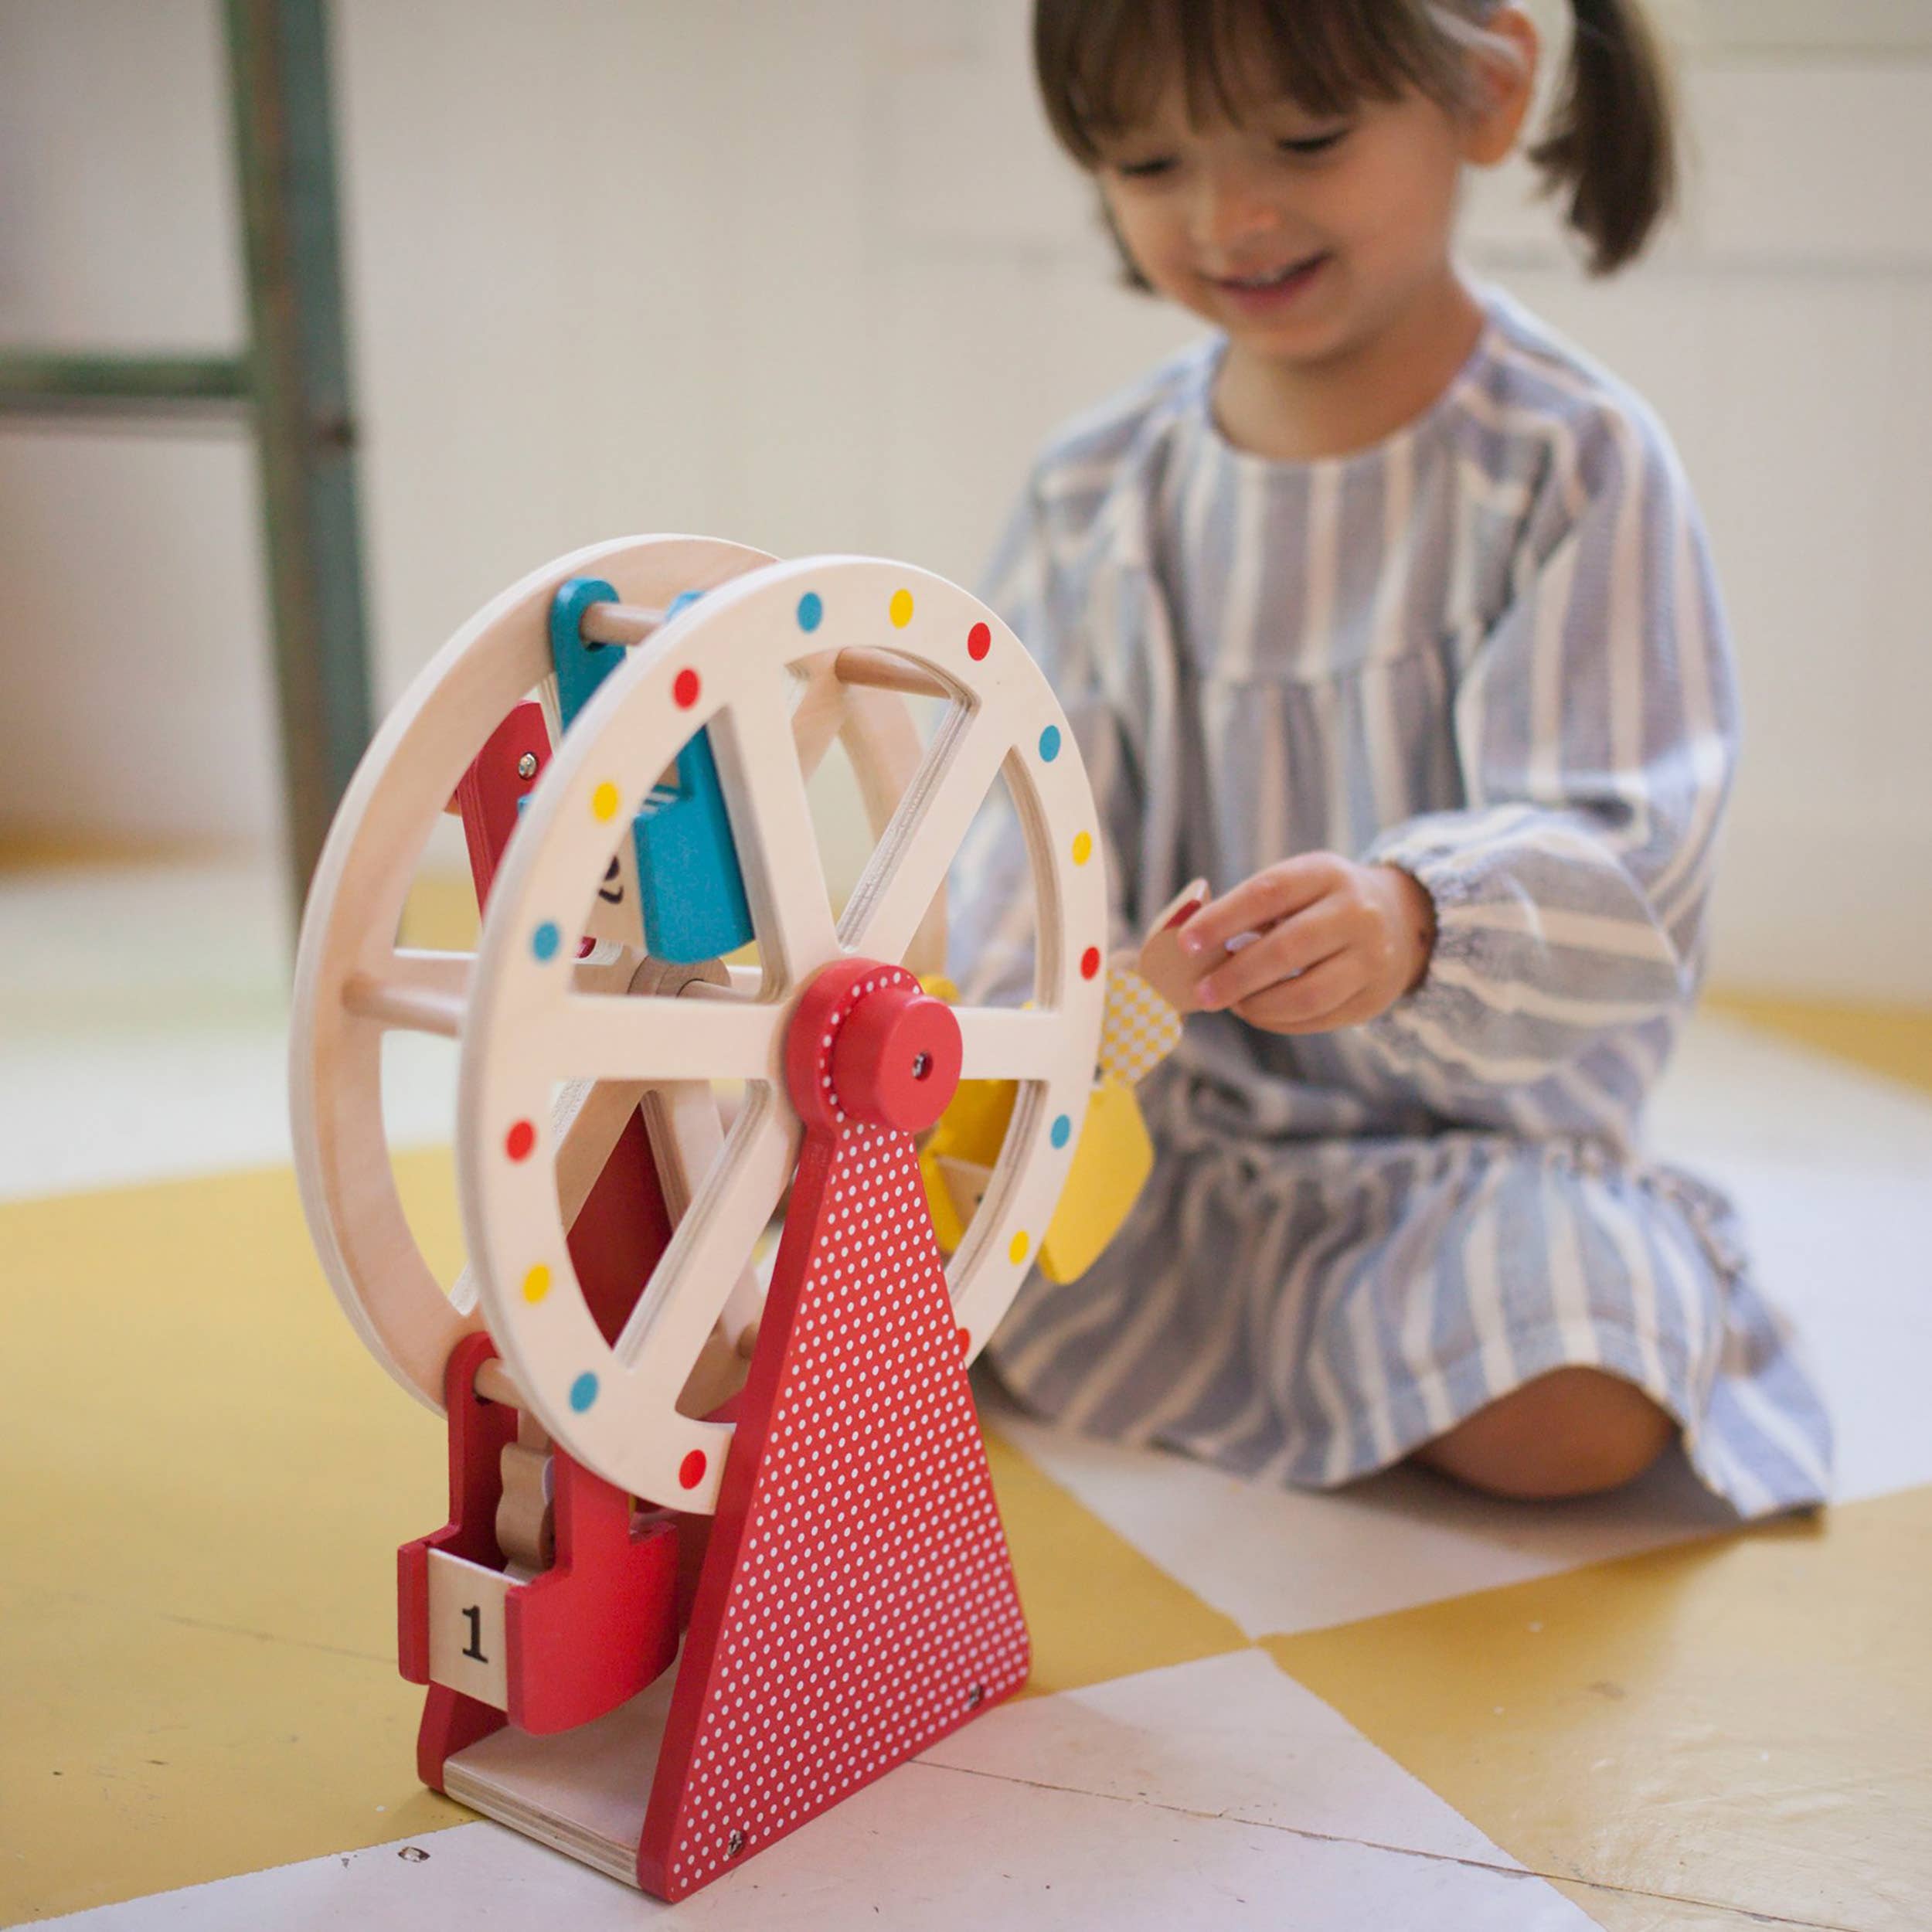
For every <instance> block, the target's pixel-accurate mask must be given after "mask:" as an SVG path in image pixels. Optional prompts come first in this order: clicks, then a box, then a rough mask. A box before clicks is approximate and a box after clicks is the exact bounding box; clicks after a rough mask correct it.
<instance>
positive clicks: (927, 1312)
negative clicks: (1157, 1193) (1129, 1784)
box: [645, 972, 1029, 1899]
mask: <svg viewBox="0 0 1932 1932" xmlns="http://www.w3.org/2000/svg"><path fill="white" fill-rule="evenodd" d="M882 977H883V978H884V979H885V980H886V982H887V983H891V982H893V981H897V980H899V979H900V978H903V977H904V975H900V974H897V973H896V972H889V973H888V974H887V975H883V976H882ZM878 984H879V981H872V982H871V983H870V985H869V986H868V987H867V988H862V989H855V990H859V991H861V992H863V991H869V990H871V988H872V986H876V985H878ZM849 1009H850V1002H841V1006H840V1010H839V1012H838V1014H837V1015H836V1016H835V1023H834V1025H833V1026H830V1027H828V1028H827V1029H826V1030H825V1036H824V1043H823V1044H824V1048H825V1049H829V1046H830V1045H831V1042H832V1038H833V1036H834V1034H835V1030H836V1023H837V1022H838V1021H842V1020H843V1019H844V1018H845V1015H846V1013H847V1012H849ZM829 1097H830V1096H829V1094H828V1098H829ZM832 1115H833V1117H834V1119H835V1121H836V1122H837V1124H836V1125H835V1127H834V1128H832V1129H830V1130H829V1131H826V1132H818V1133H815V1134H813V1137H812V1138H813V1141H814V1142H815V1145H812V1146H808V1150H807V1154H806V1158H805V1159H804V1161H803V1162H802V1163H801V1168H800V1173H799V1179H798V1186H797V1187H796V1188H795V1189H794V1194H793V1199H792V1203H791V1209H790V1212H789V1214H788V1216H787V1221H788V1223H791V1226H794V1227H796V1226H798V1217H800V1216H804V1227H805V1228H808V1229H809V1230H810V1238H809V1240H808V1242H807V1241H800V1242H798V1243H797V1244H796V1245H794V1243H792V1242H791V1241H790V1240H788V1241H787V1243H786V1249H785V1250H781V1254H780V1258H779V1266H778V1270H777V1274H776V1275H775V1276H774V1281H773V1283H772V1287H771V1292H770V1296H769V1298H767V1304H766V1315H765V1319H766V1321H767V1323H768V1324H769V1323H770V1322H772V1321H774V1318H776V1319H777V1320H778V1321H785V1320H786V1317H787V1310H788V1311H789V1325H788V1332H787V1334H786V1335H785V1337H784V1352H783V1355H782V1358H781V1366H780V1367H779V1369H778V1371H777V1380H776V1387H775V1389H774V1393H773V1396H772V1398H771V1406H770V1412H769V1420H768V1422H767V1426H766V1428H765V1430H764V1444H763V1453H762V1454H761V1455H760V1458H759V1460H758V1462H757V1465H756V1468H755V1470H754V1471H753V1476H752V1478H751V1482H750V1498H749V1502H748V1503H747V1506H746V1508H745V1509H744V1512H743V1517H742V1519H739V1518H738V1517H737V1512H736V1510H735V1509H732V1508H731V1507H730V1505H731V1503H732V1502H733V1498H731V1497H730V1495H729V1494H728V1493H727V1495H726V1497H725V1498H721V1502H720V1508H719V1515H718V1517H717V1519H716V1521H715V1522H714V1524H713V1532H712V1533H713V1537H714V1539H716V1538H718V1537H720V1536H723V1537H727V1538H729V1537H731V1536H733V1532H736V1556H735V1561H734V1563H733V1573H732V1576H731V1580H730V1588H729V1591H728V1594H726V1597H725V1599H724V1602H723V1608H722V1611H720V1612H719V1614H718V1617H717V1622H716V1639H715V1648H714V1649H713V1651H712V1664H711V1668H710V1669H709V1672H706V1675H705V1680H704V1688H703V1692H702V1696H703V1702H702V1709H701V1710H700V1711H699V1714H698V1716H697V1718H696V1727H695V1730H694V1733H693V1734H692V1741H691V1747H690V1750H689V1757H688V1760H687V1770H686V1773H685V1778H684V1782H683V1788H682V1792H681V1793H680V1794H679V1798H678V1800H677V1802H676V1804H675V1811H674V1812H673V1813H672V1816H671V1817H670V1818H669V1819H668V1833H667V1834H666V1835H665V1838H664V1839H663V1840H662V1841H661V1842H660V1844H659V1845H657V1846H653V1845H651V1842H650V1841H651V1836H652V1832H651V1830H650V1828H648V1827H647V1831H646V1846H645V1850H646V1855H647V1857H650V1856H651V1854H652V1853H653V1852H655V1853H656V1854H657V1858H656V1859H652V1862H653V1863H656V1862H657V1859H662V1863H661V1864H659V1865H658V1874H659V1875H660V1876H661V1879H662V1896H665V1897H666V1898H668V1899H677V1898H680V1897H682V1896H684V1895H685V1893H688V1892H689V1891H691V1890H692V1889H694V1888H695V1887H696V1886H701V1885H703V1884H706V1883H708V1882H709V1881H710V1880H711V1879H713V1878H715V1877H716V1876H717V1875H718V1874H719V1872H721V1871H722V1870H723V1869H725V1868H726V1866H727V1865H728V1864H730V1863H732V1862H736V1860H738V1859H741V1858H743V1857H745V1856H748V1855H750V1854H751V1853H752V1852H757V1851H758V1850H760V1849H762V1848H763V1847H764V1846H765V1845H769V1844H770V1843H771V1842H773V1841H774V1839H776V1838H780V1837H782V1836H783V1835H784V1834H785V1833H786V1832H789V1831H791V1829H793V1828H794V1827H795V1826H797V1825H800V1824H801V1823H803V1822H804V1821H805V1820H806V1819H808V1818H811V1817H812V1816H813V1815H815V1814H816V1813H818V1812H819V1811H823V1810H825V1808H827V1807H828V1806H829V1805H831V1804H835V1803H836V1802H837V1801H838V1800H839V1799H841V1798H845V1797H846V1796H848V1795H849V1794H850V1793H851V1792H852V1791H855V1790H856V1789H857V1788H858V1787H860V1786H861V1785H863V1784H866V1783H868V1782H869V1781H871V1780H872V1778H875V1777H878V1776H879V1774H880V1773H881V1772H883V1771H885V1770H889V1769H890V1768H891V1767H892V1766H893V1765H895V1764H899V1763H900V1762H902V1761H903V1760H905V1759H906V1758H907V1757H911V1756H913V1754H915V1753H917V1752H918V1751H920V1750H923V1749H924V1748H925V1747H926V1746H927V1745H928V1744H930V1743H932V1742H933V1741H934V1740H935V1739H937V1738H938V1737H940V1736H943V1735H944V1734H945V1733H947V1731H949V1730H953V1729H954V1727H955V1726H957V1725H958V1724H960V1723H962V1722H964V1720H965V1719H967V1718H968V1717H970V1716H972V1715H973V1714H974V1713H975V1712H976V1711H978V1710H980V1709H984V1708H985V1706H988V1705H989V1704H991V1703H992V1702H994V1701H995V1699H998V1698H1000V1697H1002V1696H1005V1695H1006V1694H1007V1693H1008V1692H1011V1691H1012V1690H1014V1689H1017V1688H1018V1687H1019V1685H1021V1684H1022V1683H1023V1682H1025V1681H1026V1672H1027V1669H1028V1666H1029V1645H1028V1640H1027V1634H1026V1622H1025V1620H1024V1618H1023V1617H1022V1614H1021V1611H1020V1606H1019V1597H1018V1594H1017V1593H1016V1592H1015V1588H1014V1584H1013V1577H1012V1563H1011V1561H1010V1560H1009V1556H1008V1555H1007V1550H1006V1543H1005V1536H1004V1533H1003V1532H1002V1529H1001V1527H1000V1522H999V1515H998V1509H997V1507H996V1505H995V1502H994V1499H993V1491H992V1480H991V1478H990V1476H989V1475H988V1471H987V1466H986V1454H985V1449H984V1447H982V1445H981V1441H980V1437H979V1429H978V1422H977V1420H976V1417H975V1413H974V1410H973V1403H972V1396H971V1391H970V1389H968V1385H967V1381H966V1373H965V1364H964V1358H963V1356H962V1355H961V1348H960V1342H959V1337H958V1332H957V1328H956V1327H955V1325H954V1321H953V1316H952V1307H951V1301H950V1299H949V1298H948V1296H947V1287H946V1278H945V1273H944V1266H943V1264H942V1261H941V1258H940V1253H939V1250H938V1247H937V1245H936V1243H934V1239H933V1234H932V1224H931V1221H930V1217H929V1216H928V1214H927V1210H926V1206H925V1197H924V1193H923V1189H922V1186H921V1184H920V1177H919V1171H918V1162H917V1153H916V1150H915V1148H914V1144H913V1140H912V1138H911V1137H910V1135H908V1134H903V1133H900V1132H898V1131H894V1130H893V1129H891V1128H886V1127H882V1126H876V1125H872V1124H867V1123H866V1122H862V1121H858V1120H855V1119H854V1118H852V1117H850V1116H849V1115H846V1114H844V1112H843V1111H842V1109H840V1108H838V1106H837V1104H836V1101H835V1100H833V1101H832ZM815 1155H816V1157H817V1158H814V1156H815ZM820 1175H822V1176H823V1179H822V1181H821V1182H820V1186H819V1192H818V1196H817V1198H816V1199H812V1198H809V1197H810V1196H811V1193H812V1183H813V1181H814V1179H815V1177H817V1176H820ZM801 1197H806V1198H801ZM788 1232H789V1230H788ZM786 1250H789V1251H790V1252H789V1253H787V1251H786ZM787 1274H792V1275H794V1276H795V1277H796V1287H795V1289H794V1287H792V1284H791V1282H788V1281H787V1280H786V1279H785V1277H786V1276H787ZM759 1381H760V1378H759V1376H757V1372H756V1370H755V1369H754V1374H753V1383H752V1384H751V1386H750V1387H749V1388H748V1389H747V1399H748V1400H749V1399H750V1396H752V1394H753V1390H755V1389H757V1387H758V1385H759ZM749 1433H755V1424H750V1419H749V1418H746V1419H744V1420H741V1423H740V1432H739V1439H738V1442H737V1443H736V1444H734V1454H735V1453H736V1451H738V1450H739V1449H740V1448H742V1447H745V1446H747V1439H748V1434H749ZM726 1481H727V1490H728V1491H729V1489H730V1488H731V1487H732V1486H733V1485H732V1484H731V1479H730V1476H729V1475H727V1478H726ZM716 1560H731V1559H730V1555H729V1553H728V1552H727V1551H725V1550H721V1549H716V1548H714V1549H713V1550H712V1551H711V1552H710V1555H709V1559H708V1564H709V1562H711V1561H716ZM707 1580H708V1579H707ZM708 1594H709V1593H708V1592H707V1591H706V1590H702V1589H701V1590H700V1593H699V1604H698V1607H697V1610H696V1613H695V1614H694V1617H693V1622H692V1632H691V1641H690V1644H689V1646H688V1648H687V1651H686V1661H685V1669H686V1670H687V1671H689V1670H690V1669H692V1667H693V1665H697V1666H698V1667H699V1668H702V1662H703V1654H702V1653H703V1646H702V1638H703V1633H702V1630H701V1628H700V1625H701V1624H702V1621H703V1620H704V1611H705V1605H706V1599H707V1596H708ZM683 1688H684V1686H683V1685H682V1683H681V1684H680V1686H679V1689H680V1690H681V1691H682V1689H683ZM674 1722H675V1720H674ZM668 1743H669V1740H667V1745H668ZM667 1768H668V1767H667ZM652 1810H653V1813H654V1816H655V1815H660V1814H658V1805H657V1804H656V1802H655V1800H654V1803H653V1807H652ZM651 1889H658V1886H655V1885H654V1886H652V1888H651Z"/></svg>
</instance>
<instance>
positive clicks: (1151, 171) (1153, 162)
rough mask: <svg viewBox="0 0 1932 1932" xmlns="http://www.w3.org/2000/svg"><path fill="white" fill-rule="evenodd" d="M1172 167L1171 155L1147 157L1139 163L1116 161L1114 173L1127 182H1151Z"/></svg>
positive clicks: (1172, 158)
mask: <svg viewBox="0 0 1932 1932" xmlns="http://www.w3.org/2000/svg"><path fill="white" fill-rule="evenodd" d="M1173 166H1174V157H1173V156H1172V155H1148V156H1147V157H1146V158H1145V159H1143V160H1140V161H1117V162H1114V173H1115V174H1117V175H1120V176H1121V177H1122V178H1123V179H1125V180H1128V181H1152V180H1155V179H1156V178H1157V177H1158V176H1160V175H1165V174H1167V173H1168V172H1170V171H1171V170H1172V168H1173Z"/></svg>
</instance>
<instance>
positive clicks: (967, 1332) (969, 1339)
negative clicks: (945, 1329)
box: [959, 1328, 973, 1355]
mask: <svg viewBox="0 0 1932 1932" xmlns="http://www.w3.org/2000/svg"><path fill="white" fill-rule="evenodd" d="M959 1352H960V1353H961V1355H971V1353H972V1352H973V1335H972V1331H971V1329H970V1328H961V1330H960V1332H959Z"/></svg>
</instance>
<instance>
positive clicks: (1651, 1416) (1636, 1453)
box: [1416, 1369, 1677, 1501]
mask: <svg viewBox="0 0 1932 1932" xmlns="http://www.w3.org/2000/svg"><path fill="white" fill-rule="evenodd" d="M1676 1433H1677V1425H1676V1424H1675V1423H1674V1422H1673V1421H1672V1420H1671V1418H1670V1417H1668V1415H1666V1414H1665V1412H1664V1411H1663V1410H1662V1409H1660V1408H1659V1407H1658V1406H1657V1404H1656V1403H1654V1402H1652V1401H1651V1399H1650V1397H1649V1396H1647V1395H1645V1393H1644V1392H1643V1391H1642V1390H1641V1389H1639V1388H1638V1387H1637V1386H1636V1385H1635V1384H1634V1383H1629V1382H1626V1381H1624V1379H1622V1378H1621V1376H1613V1375H1607V1374H1605V1373H1604V1372H1603V1371H1602V1370H1601V1369H1554V1370H1553V1371H1552V1372H1550V1373H1549V1374H1548V1375H1546V1376H1539V1377H1538V1378H1537V1379H1536V1380H1535V1381H1534V1382H1530V1383H1525V1384H1524V1385H1523V1386H1522V1388H1520V1389H1517V1390H1515V1392H1514V1393H1512V1394H1510V1395H1507V1396H1504V1397H1503V1398H1502V1400H1500V1401H1498V1402H1492V1403H1490V1405H1489V1406H1488V1407H1487V1408H1486V1409H1479V1410H1477V1412H1476V1413H1475V1414H1474V1415H1472V1416H1470V1417H1467V1418H1465V1419H1464V1420H1463V1421H1461V1422H1460V1423H1458V1424H1457V1425H1456V1427H1454V1428H1453V1429H1451V1430H1450V1431H1449V1432H1448V1434H1447V1435H1444V1436H1439V1437H1437V1439H1436V1440H1434V1442H1431V1443H1429V1444H1425V1445H1424V1447H1422V1448H1421V1449H1420V1450H1418V1451H1417V1452H1416V1460H1417V1461H1418V1462H1421V1463H1424V1464H1427V1465H1428V1467H1430V1468H1433V1469H1437V1470H1440V1471H1441V1472H1442V1473H1443V1474H1444V1475H1448V1476H1453V1477H1454V1478H1456V1479H1457V1480H1458V1481H1461V1482H1466V1483H1468V1484H1469V1485H1471V1487H1472V1488H1478V1489H1483V1490H1487V1491H1488V1492H1490V1493H1491V1494H1492V1495H1498V1496H1509V1497H1515V1498H1521V1499H1522V1500H1524V1501H1549V1500H1553V1499H1554V1498H1559V1497H1563V1496H1593V1495H1598V1494H1600V1492H1603V1491H1604V1490H1607V1489H1615V1488H1619V1487H1621V1485H1623V1484H1624V1483H1627V1482H1629V1481H1631V1480H1632V1479H1633V1478H1635V1477H1638V1476H1640V1475H1642V1474H1643V1472H1644V1471H1645V1470H1646V1469H1648V1468H1649V1467H1650V1465H1651V1464H1652V1463H1653V1462H1655V1461H1656V1460H1657V1458H1658V1456H1659V1455H1661V1454H1662V1453H1663V1451H1664V1449H1665V1447H1666V1446H1667V1445H1668V1444H1669V1442H1670V1441H1671V1440H1672V1437H1674V1436H1675V1434H1676Z"/></svg>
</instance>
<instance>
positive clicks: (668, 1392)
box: [616, 1087, 802, 1403]
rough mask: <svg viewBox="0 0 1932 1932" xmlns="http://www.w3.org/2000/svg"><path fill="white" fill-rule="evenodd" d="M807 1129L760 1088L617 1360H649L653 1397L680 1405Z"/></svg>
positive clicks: (635, 1315) (629, 1327) (682, 1225)
mask: <svg viewBox="0 0 1932 1932" xmlns="http://www.w3.org/2000/svg"><path fill="white" fill-rule="evenodd" d="M801 1131H802V1130H801V1128H799V1126H798V1122H797V1121H796V1119H795V1118H794V1117H793V1116H792V1114H791V1112H790V1111H789V1110H788V1109H787V1108H784V1107H780V1106H779V1105H778V1104H777V1101H776V1100H775V1099H774V1094H773V1090H772V1089H771V1088H770V1087H760V1088H758V1089H757V1090H754V1092H753V1094H751V1095H750V1097H749V1098H748V1100H747V1104H746V1108H745V1111H744V1114H743V1116H742V1117H740V1120H739V1121H738V1124H737V1125H736V1127H735V1128H733V1130H732V1132H731V1135H730V1138H729V1139H728V1140H727V1141H726V1143H725V1150H724V1154H723V1158H721V1159H720V1160H719V1161H718V1162H716V1165H714V1166H713V1168H712V1170H711V1172H710V1173H709V1175H707V1176H706V1179H705V1180H704V1182H703V1184H702V1185H701V1186H700V1187H699V1190H698V1192H697V1196H696V1199H693V1201H692V1203H691V1206H690V1209H689V1212H688V1213H686V1214H685V1216H684V1217H683V1219H682V1220H680V1221H679V1223H678V1226H677V1231H676V1233H674V1234H673V1235H672V1237H671V1243H670V1245H669V1247H667V1248H666V1249H665V1251H664V1257H663V1258H662V1260H660V1261H659V1262H658V1267H657V1271H656V1273H655V1274H654V1275H653V1276H652V1277H651V1284H650V1286H649V1287H648V1288H647V1289H646V1290H645V1294H644V1298H643V1299H642V1300H641V1301H639V1303H638V1305H637V1307H636V1308H634V1309H633V1310H632V1311H631V1318H630V1319H629V1320H628V1321H626V1322H625V1323H624V1332H623V1333H622V1334H621V1335H619V1336H618V1337H617V1347H616V1354H617V1359H618V1360H619V1361H620V1362H623V1363H624V1366H626V1367H627V1368H631V1369H635V1368H636V1366H637V1365H638V1363H639V1362H641V1361H642V1360H643V1359H645V1357H646V1356H647V1355H648V1357H649V1359H650V1362H651V1382H652V1383H653V1385H654V1388H653V1389H652V1390H651V1391H650V1392H645V1391H640V1393H646V1394H647V1399H648V1393H655V1394H656V1395H658V1396H662V1399H663V1400H665V1402H667V1403H670V1402H674V1401H675V1400H676V1399H677V1396H678V1393H679V1390H680V1389H682V1387H683V1386H684V1383H685V1376H687V1375H688V1374H689V1372H690V1369H691V1366H692V1363H693V1362H696V1360H697V1359H698V1351H699V1349H701V1348H702V1346H703V1345H704V1342H705V1338H706V1336H708V1335H709V1334H710V1333H711V1331H712V1328H713V1325H714V1324H715V1323H716V1321H717V1318H718V1317H719V1314H720V1313H721V1312H722V1311H723V1309H724V1308H725V1305H726V1303H727V1301H730V1298H731V1296H732V1294H733V1291H734V1290H736V1287H737V1286H738V1284H739V1280H740V1277H741V1276H742V1275H743V1273H744V1271H745V1270H746V1267H747V1265H748V1264H749V1263H750V1260H751V1256H752V1251H753V1249H754V1248H755V1247H756V1246H757V1240H758V1236H759V1233H760V1231H761V1230H763V1229H764V1225H765V1223H766V1222H767V1220H769V1219H770V1216H771V1213H772V1210H773V1209H774V1208H775V1207H777V1205H778V1199H779V1196H781V1194H783V1193H784V1189H785V1183H786V1182H787V1181H789V1180H790V1179H791V1175H792V1172H793V1170H794V1168H795V1167H796V1166H797V1165H798V1143H799V1140H800V1138H801Z"/></svg>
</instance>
